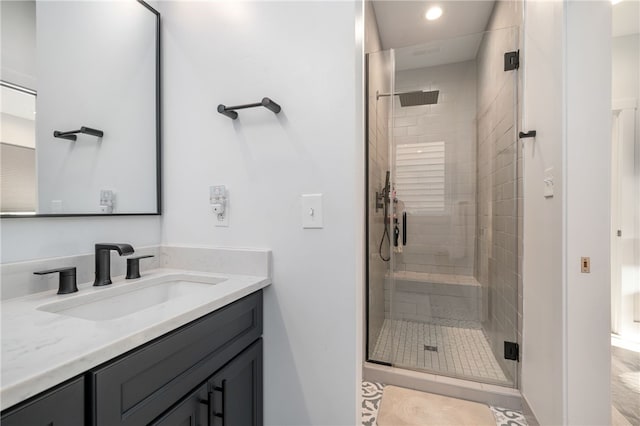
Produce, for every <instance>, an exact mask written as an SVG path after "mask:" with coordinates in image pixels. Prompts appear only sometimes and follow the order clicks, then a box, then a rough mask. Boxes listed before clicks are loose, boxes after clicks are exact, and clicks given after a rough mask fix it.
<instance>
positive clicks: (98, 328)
mask: <svg viewBox="0 0 640 426" xmlns="http://www.w3.org/2000/svg"><path fill="white" fill-rule="evenodd" d="M170 274H193V275H196V276H204V277H216V278H224V281H223V282H221V283H218V284H216V285H215V287H216V291H213V292H212V294H211V295H210V296H209V297H206V296H205V297H199V298H198V300H197V301H195V300H193V299H192V300H191V301H186V302H185V300H182V301H180V303H178V302H176V303H172V302H167V303H166V304H164V306H162V307H161V308H162V309H161V308H155V309H145V310H142V311H140V312H137V313H136V314H135V315H127V316H124V317H122V318H118V319H113V320H108V321H90V320H85V319H81V318H73V317H67V316H64V315H58V314H55V313H51V312H45V311H41V310H38V309H37V308H38V307H40V306H42V305H46V304H47V303H51V302H53V301H56V300H61V299H60V296H56V294H55V291H53V290H52V291H46V292H41V293H37V294H32V295H28V296H24V297H19V298H15V299H9V300H5V301H3V302H2V303H1V305H0V306H1V307H2V313H1V316H2V318H1V319H2V351H1V361H2V369H1V376H0V410H2V411H4V410H5V409H7V408H10V407H12V406H14V405H16V404H18V403H20V402H22V401H24V400H27V399H29V398H30V397H32V396H35V395H37V394H39V393H41V392H43V391H45V390H47V389H50V388H52V387H54V386H56V385H58V384H60V383H62V382H64V381H66V380H68V379H71V378H73V377H76V376H78V375H80V374H83V373H85V372H87V371H88V370H91V369H92V368H94V367H97V366H99V365H101V364H103V363H104V362H107V361H109V360H111V359H113V358H116V357H118V356H120V355H122V354H124V353H126V352H128V351H130V350H132V349H135V348H137V347H139V346H141V345H143V344H145V343H148V342H150V341H152V340H154V339H156V338H158V337H161V336H163V335H165V334H167V333H169V332H171V331H173V330H175V329H177V328H179V327H181V326H183V325H185V324H188V323H190V322H192V321H194V320H196V319H198V318H200V317H202V316H205V315H207V314H209V313H211V312H213V311H215V310H218V309H220V308H223V307H225V306H227V305H229V304H230V303H233V302H235V301H237V300H239V299H241V298H243V297H245V296H248V295H250V294H252V293H254V292H256V291H259V290H261V289H263V288H265V287H267V286H269V285H270V284H271V278H269V277H259V276H249V275H236V274H221V273H209V272H199V271H190V270H189V271H185V270H178V269H155V270H152V271H148V272H147V273H146V274H145V277H143V278H147V279H153V278H158V277H163V276H166V275H170ZM127 284H128V281H126V280H125V279H124V277H117V278H114V280H113V284H112V286H113V287H116V286H126V285H127ZM78 287H79V289H80V291H79V292H78V293H75V294H74V295H75V296H76V297H77V296H81V295H83V290H84V291H85V292H88V291H89V292H90V291H99V289H98V290H96V289H95V288H91V283H85V284H81V285H79V286H78ZM109 287H111V286H109ZM62 297H65V296H62Z"/></svg>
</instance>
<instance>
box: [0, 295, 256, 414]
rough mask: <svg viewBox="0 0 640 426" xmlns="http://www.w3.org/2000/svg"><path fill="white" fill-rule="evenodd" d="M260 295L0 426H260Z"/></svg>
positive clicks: (53, 393) (39, 401) (51, 393)
mask: <svg viewBox="0 0 640 426" xmlns="http://www.w3.org/2000/svg"><path fill="white" fill-rule="evenodd" d="M261 336H262V290H259V291H257V292H255V293H253V294H250V295H249V296H246V297H244V298H242V299H240V300H238V301H236V302H233V303H231V304H229V305H227V306H225V307H223V308H220V309H218V310H217V311H214V312H212V313H210V314H208V315H205V316H203V317H201V318H199V319H197V320H195V321H193V322H190V323H188V324H186V325H184V326H182V327H180V328H178V329H176V330H174V331H171V332H170V333H167V334H165V335H164V336H161V337H159V338H157V339H155V340H153V341H151V342H149V343H146V344H145V345H143V346H140V347H138V348H136V349H133V350H131V351H129V352H128V353H126V354H123V355H121V356H119V357H118V358H116V359H113V360H110V361H108V362H106V363H104V364H102V365H100V366H98V367H96V368H94V369H93V370H91V371H88V372H86V373H85V374H83V375H82V376H81V377H80V378H78V379H76V380H74V381H70V382H69V383H67V384H64V385H61V386H58V387H56V388H54V389H51V390H48V391H46V392H43V393H42V394H40V395H38V396H37V397H34V398H32V400H30V401H27V402H25V403H22V404H20V405H18V406H16V407H12V408H10V409H8V410H6V411H5V412H3V413H2V419H1V420H2V426H14V425H15V426H25V425H29V426H31V425H34V426H40V425H42V426H50V425H53V426H58V425H60V426H82V425H87V426H141V425H148V424H153V425H162V426H178V425H180V426H182V425H190V426H205V425H215V426H223V425H224V426H234V425H238V426H261V425H262V339H261Z"/></svg>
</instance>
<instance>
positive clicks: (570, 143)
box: [565, 1, 611, 425]
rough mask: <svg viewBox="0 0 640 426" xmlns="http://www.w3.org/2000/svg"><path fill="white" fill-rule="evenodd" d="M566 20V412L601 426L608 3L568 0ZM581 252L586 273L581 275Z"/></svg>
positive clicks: (606, 391) (604, 413)
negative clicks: (588, 268)
mask: <svg viewBox="0 0 640 426" xmlns="http://www.w3.org/2000/svg"><path fill="white" fill-rule="evenodd" d="M566 17H567V23H566V37H567V38H566V43H567V46H566V49H567V50H566V54H567V56H566V58H567V59H566V60H567V65H566V81H565V87H566V93H567V105H566V114H567V115H566V148H565V149H566V152H565V162H566V163H565V167H566V168H565V176H566V181H565V189H566V194H567V197H566V201H565V202H566V204H565V221H566V222H565V223H566V229H565V238H566V242H565V244H566V247H565V250H566V251H565V262H566V264H565V274H566V306H565V309H566V310H567V311H566V317H567V330H566V339H567V341H566V344H567V354H566V369H567V392H568V400H567V413H566V416H567V423H568V424H571V425H589V424H591V425H603V424H609V422H610V421H611V395H610V384H611V379H610V368H611V366H610V363H611V354H610V341H611V339H610V331H611V324H610V320H611V314H610V308H611V287H610V283H609V279H610V277H611V275H610V232H611V225H610V216H611V214H610V212H611V207H610V203H609V200H610V194H611V3H610V2H608V1H599V2H580V1H570V2H568V3H567V8H566ZM584 46H589V49H585V48H584ZM587 123H588V125H585V124H587ZM585 188H588V190H585ZM581 256H589V257H590V258H591V273H589V274H583V273H581V272H580V257H581Z"/></svg>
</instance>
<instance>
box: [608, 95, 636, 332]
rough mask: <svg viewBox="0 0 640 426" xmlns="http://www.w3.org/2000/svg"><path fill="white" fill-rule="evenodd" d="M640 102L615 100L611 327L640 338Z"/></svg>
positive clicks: (613, 122) (613, 123)
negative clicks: (639, 124) (639, 126)
mask: <svg viewBox="0 0 640 426" xmlns="http://www.w3.org/2000/svg"><path fill="white" fill-rule="evenodd" d="M636 116H637V101H636V100H635V99H632V100H623V101H614V103H613V120H612V138H611V140H612V156H611V158H612V169H611V170H612V174H613V176H612V179H611V182H612V191H611V194H612V195H611V209H612V211H611V235H612V237H611V238H612V240H611V329H612V331H613V332H614V333H616V334H619V335H620V336H622V337H624V338H625V339H630V340H638V341H640V182H639V181H640V167H639V163H640V147H639V146H638V135H636V126H637V124H636Z"/></svg>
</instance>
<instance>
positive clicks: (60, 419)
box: [0, 377, 85, 426]
mask: <svg viewBox="0 0 640 426" xmlns="http://www.w3.org/2000/svg"><path fill="white" fill-rule="evenodd" d="M84 407H85V400H84V379H83V378H82V377H80V378H78V379H74V380H72V381H70V382H68V383H65V384H63V385H61V386H59V387H57V388H54V389H51V390H49V391H47V392H45V393H42V394H40V395H38V396H36V397H35V398H33V399H32V400H30V401H29V402H26V403H24V404H22V405H20V407H18V408H16V409H10V410H8V411H7V412H6V413H3V415H2V421H1V422H0V423H1V424H2V426H26V425H29V426H51V425H53V426H76V425H78V426H80V425H82V424H84V414H85V412H84Z"/></svg>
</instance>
